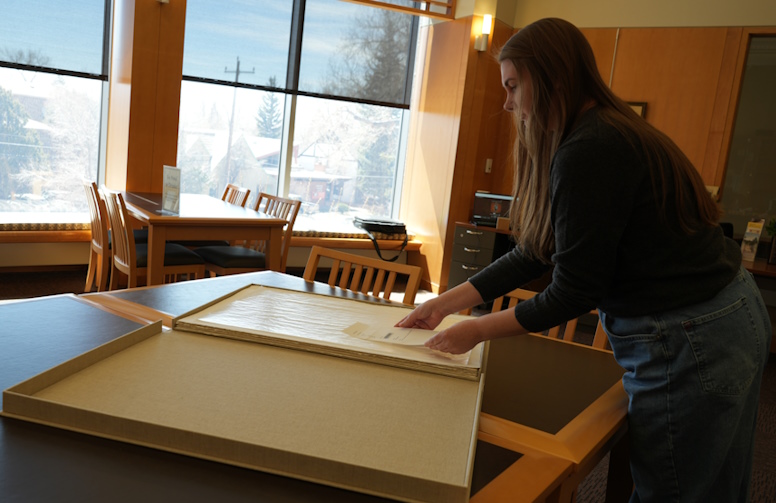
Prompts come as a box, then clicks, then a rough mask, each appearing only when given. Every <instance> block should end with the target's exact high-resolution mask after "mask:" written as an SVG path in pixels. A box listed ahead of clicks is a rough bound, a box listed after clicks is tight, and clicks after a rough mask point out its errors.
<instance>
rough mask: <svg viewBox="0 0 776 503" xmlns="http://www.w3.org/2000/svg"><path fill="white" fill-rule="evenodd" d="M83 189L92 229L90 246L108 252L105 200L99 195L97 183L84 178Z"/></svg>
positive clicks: (104, 252)
mask: <svg viewBox="0 0 776 503" xmlns="http://www.w3.org/2000/svg"><path fill="white" fill-rule="evenodd" d="M83 184H84V191H85V192H86V202H87V203H88V204H89V217H90V220H91V229H92V248H96V249H98V250H99V251H101V252H102V253H103V255H105V254H107V253H109V249H110V245H109V242H108V210H107V209H106V208H105V201H103V200H102V197H100V190H99V189H98V188H97V184H96V183H94V182H92V181H90V180H84V182H83Z"/></svg>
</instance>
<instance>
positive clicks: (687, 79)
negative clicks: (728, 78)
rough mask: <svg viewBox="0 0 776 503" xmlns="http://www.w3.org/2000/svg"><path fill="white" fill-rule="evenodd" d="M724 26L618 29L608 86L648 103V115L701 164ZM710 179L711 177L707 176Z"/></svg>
mask: <svg viewBox="0 0 776 503" xmlns="http://www.w3.org/2000/svg"><path fill="white" fill-rule="evenodd" d="M727 35H728V34H727V28H627V29H622V30H620V37H619V42H618V46H617V52H616V55H615V63H614V77H613V79H612V90H613V91H614V92H615V93H617V95H618V96H620V97H621V98H623V99H625V100H626V101H642V102H646V103H647V114H646V118H647V120H648V121H649V122H650V123H651V124H653V125H654V126H655V127H657V128H658V129H660V130H661V131H663V132H665V133H666V134H667V135H668V136H670V137H671V138H672V139H673V140H674V141H675V142H676V144H677V145H678V146H679V147H680V148H681V149H682V151H684V153H685V154H686V155H687V157H689V159H690V161H692V163H693V164H694V165H695V166H696V168H698V169H699V171H700V170H701V169H703V166H704V158H705V155H706V150H707V143H708V136H709V131H710V130H711V124H712V113H713V111H714V104H715V101H716V100H717V86H718V83H719V79H720V73H721V71H722V68H723V59H724V57H723V56H724V54H725V47H726V41H727ZM705 181H706V183H707V184H709V185H710V184H712V182H713V178H712V177H711V176H709V177H708V178H706V179H705Z"/></svg>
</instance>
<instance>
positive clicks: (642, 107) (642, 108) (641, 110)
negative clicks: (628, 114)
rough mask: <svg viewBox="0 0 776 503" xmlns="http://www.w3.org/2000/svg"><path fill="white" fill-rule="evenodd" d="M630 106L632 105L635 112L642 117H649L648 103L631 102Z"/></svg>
mask: <svg viewBox="0 0 776 503" xmlns="http://www.w3.org/2000/svg"><path fill="white" fill-rule="evenodd" d="M628 105H630V107H631V108H632V109H633V111H634V112H636V113H637V114H639V115H640V116H642V117H646V115H647V102H646V101H629V102H628Z"/></svg>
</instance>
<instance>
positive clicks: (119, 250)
mask: <svg viewBox="0 0 776 503" xmlns="http://www.w3.org/2000/svg"><path fill="white" fill-rule="evenodd" d="M104 197H105V202H106V207H107V210H108V218H109V220H110V224H111V229H112V230H113V232H112V237H113V242H112V245H113V249H112V251H113V253H112V255H113V260H112V262H111V264H112V266H111V279H110V289H111V290H114V289H116V288H118V287H119V276H120V274H119V273H121V274H122V275H125V276H126V277H127V285H128V286H129V287H130V288H132V287H135V286H138V279H139V278H141V277H144V276H146V272H147V267H146V265H147V263H148V244H147V243H137V244H136V243H135V236H134V234H133V233H132V232H128V231H129V227H128V219H129V217H128V215H127V207H126V204H125V203H124V198H123V197H122V196H121V194H120V193H117V192H108V191H105V192H104ZM164 274H165V276H169V277H170V279H171V280H173V281H174V280H177V278H178V276H179V275H182V274H186V275H187V276H188V278H189V279H191V278H194V279H196V278H203V277H204V276H205V264H204V261H203V260H202V259H201V258H200V257H199V255H197V254H196V253H194V252H192V251H191V250H189V249H188V248H186V247H185V246H181V245H176V244H173V243H167V245H166V246H165V249H164Z"/></svg>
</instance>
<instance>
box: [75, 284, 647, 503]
mask: <svg viewBox="0 0 776 503" xmlns="http://www.w3.org/2000/svg"><path fill="white" fill-rule="evenodd" d="M253 283H255V284H263V285H267V286H276V287H279V288H287V289H293V290H299V291H307V292H311V293H321V294H328V295H332V294H334V295H338V296H347V297H350V298H361V299H366V298H367V297H365V296H362V295H360V294H358V293H353V292H349V291H346V290H340V289H338V288H331V287H329V286H328V285H326V284H322V283H307V282H305V281H304V280H302V279H301V278H298V277H295V276H290V275H285V274H278V273H274V272H270V271H264V272H258V273H250V274H244V275H242V274H238V275H233V276H229V277H225V278H211V279H206V280H197V281H186V282H181V283H174V284H169V285H163V286H155V287H145V288H134V289H128V290H120V291H115V292H102V293H92V294H85V295H84V296H83V297H84V298H87V299H89V300H90V301H93V302H97V303H100V304H101V305H103V306H105V307H107V308H110V309H114V310H116V311H117V312H125V313H131V314H133V315H135V316H140V317H142V318H144V319H147V320H157V319H161V320H162V321H163V323H164V324H165V325H167V326H170V324H171V320H172V319H173V318H176V317H178V316H181V315H183V314H185V313H188V312H190V311H192V310H195V309H196V308H198V307H199V306H201V305H203V304H205V303H208V302H212V301H214V300H216V299H218V298H220V297H222V296H224V295H226V294H228V293H229V292H231V291H233V290H235V289H238V288H240V287H242V286H244V285H248V284H253ZM369 299H371V298H369ZM372 300H374V301H377V302H385V301H380V300H376V299H372ZM488 353H489V354H488V361H487V365H486V367H485V372H484V374H485V390H484V395H483V405H482V412H481V414H480V433H479V438H480V439H481V440H482V441H485V442H487V443H488V444H491V445H495V446H500V447H502V448H506V449H507V450H509V451H513V452H520V453H522V454H523V457H522V458H521V459H523V463H527V460H531V463H542V462H547V463H549V461H548V460H556V461H560V462H562V463H564V465H560V466H567V468H568V469H567V470H566V471H563V475H562V478H561V479H560V480H559V481H558V480H556V479H554V478H553V477H555V476H556V474H555V470H557V469H559V468H560V467H559V466H555V467H554V469H550V470H549V472H548V473H549V474H550V475H551V477H550V479H551V480H549V481H548V480H546V479H544V478H542V479H537V480H541V482H537V484H539V485H541V486H542V487H541V488H540V491H539V494H543V496H541V497H540V498H539V499H540V500H542V499H543V498H546V497H548V496H549V495H550V494H552V499H553V501H572V498H573V492H574V491H575V490H576V487H577V486H578V485H579V483H580V482H581V480H582V479H583V478H584V477H585V476H586V475H587V474H588V473H589V472H590V471H591V470H592V469H593V468H594V467H595V466H596V465H597V463H598V462H599V461H600V460H601V459H602V458H603V457H604V456H606V455H607V453H609V452H610V451H612V450H614V452H615V454H616V455H613V457H612V462H610V471H609V484H608V487H607V491H608V496H607V501H622V500H627V497H628V495H629V494H630V491H631V488H632V483H631V480H630V473H629V469H628V460H627V449H624V444H626V442H624V441H623V439H624V436H625V434H626V430H627V423H626V414H627V403H628V400H627V395H626V394H625V392H624V390H623V389H622V384H621V377H622V373H623V370H622V368H621V367H619V365H618V364H617V363H616V362H615V361H614V358H613V356H612V354H611V353H610V352H606V351H602V350H598V349H593V348H590V347H587V346H582V345H578V344H573V343H567V342H564V341H559V340H555V339H549V338H547V337H543V336H533V335H531V336H525V337H514V338H505V339H499V340H496V341H491V342H490V348H489V352H488ZM478 450H479V447H478ZM525 456H531V457H529V458H525ZM553 462H555V461H553ZM566 463H567V465H565V464H566ZM561 470H562V468H561ZM494 487H495V486H492V487H491V488H490V489H489V490H494ZM509 487H513V486H509ZM535 492H536V491H534V493H535ZM520 494H522V492H520ZM531 494H533V493H531ZM509 501H512V500H511V499H509ZM515 501H517V500H515Z"/></svg>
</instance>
